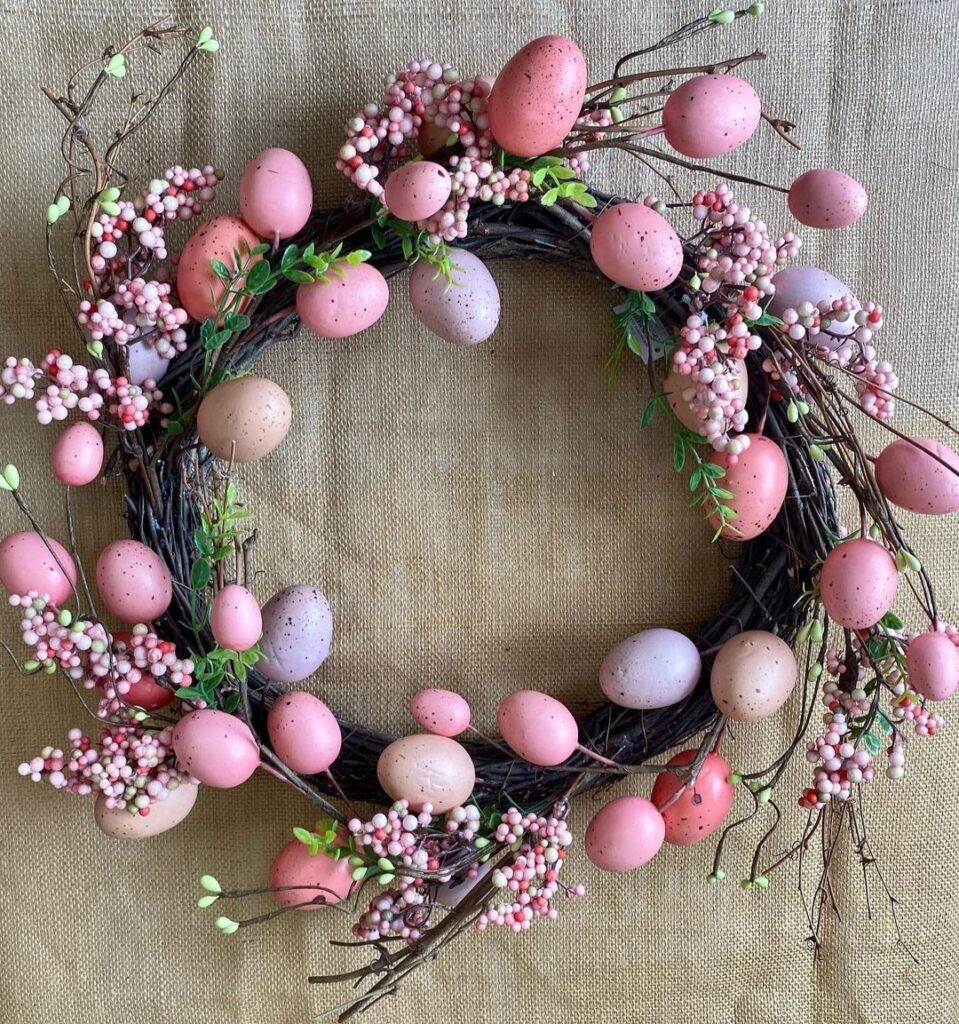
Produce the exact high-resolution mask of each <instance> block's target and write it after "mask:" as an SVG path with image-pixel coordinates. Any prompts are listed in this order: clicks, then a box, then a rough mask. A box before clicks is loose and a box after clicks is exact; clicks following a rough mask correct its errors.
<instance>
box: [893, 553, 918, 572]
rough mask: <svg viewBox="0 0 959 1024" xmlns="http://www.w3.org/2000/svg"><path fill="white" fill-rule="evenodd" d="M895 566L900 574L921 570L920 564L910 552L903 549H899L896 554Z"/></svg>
mask: <svg viewBox="0 0 959 1024" xmlns="http://www.w3.org/2000/svg"><path fill="white" fill-rule="evenodd" d="M896 565H897V567H898V568H899V571H900V572H919V570H920V569H921V568H922V562H920V561H919V559H918V558H916V556H915V555H914V554H913V553H912V552H911V551H907V550H906V549H905V548H900V549H899V551H898V552H897V554H896Z"/></svg>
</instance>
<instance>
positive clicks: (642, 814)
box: [585, 796, 666, 871]
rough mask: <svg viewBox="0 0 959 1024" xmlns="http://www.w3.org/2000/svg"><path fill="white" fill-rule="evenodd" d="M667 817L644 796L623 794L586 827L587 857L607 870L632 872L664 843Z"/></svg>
mask: <svg viewBox="0 0 959 1024" xmlns="http://www.w3.org/2000/svg"><path fill="white" fill-rule="evenodd" d="M665 836H666V825H665V822H664V821H663V816H662V815H661V814H660V813H659V811H658V810H657V809H656V808H655V807H654V806H653V804H651V803H650V802H649V801H648V800H644V799H643V797H641V796H620V797H616V799H615V800H610V801H609V803H608V804H605V805H604V806H603V807H601V808H600V809H599V810H598V811H597V812H596V813H595V814H594V815H593V818H592V821H590V823H589V825H588V826H587V827H586V840H585V843H586V856H587V857H589V859H590V860H591V861H592V862H593V863H594V864H595V865H596V866H597V867H598V868H602V869H603V870H604V871H632V870H634V869H635V868H638V867H642V866H643V864H645V863H646V862H647V861H650V860H652V858H653V857H655V856H656V854H657V853H658V852H659V849H660V847H661V846H662V845H663V839H664V838H665Z"/></svg>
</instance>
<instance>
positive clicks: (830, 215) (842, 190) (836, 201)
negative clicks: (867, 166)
mask: <svg viewBox="0 0 959 1024" xmlns="http://www.w3.org/2000/svg"><path fill="white" fill-rule="evenodd" d="M788 201H789V210H790V212H791V213H792V215H793V216H794V217H795V218H796V220H798V221H799V222H800V223H801V224H806V225H808V226H809V227H811V228H826V229H829V228H844V227H848V226H849V225H850V224H855V223H856V221H857V220H859V218H860V217H862V215H863V214H864V213H865V212H866V207H867V206H868V205H869V197H868V196H867V195H866V190H865V189H864V188H863V187H862V185H861V184H860V183H859V182H858V181H856V179H855V178H851V177H850V176H849V175H848V174H843V173H842V172H841V171H834V170H832V169H831V168H828V167H819V168H815V169H813V170H811V171H806V173H805V174H801V175H800V176H799V177H798V178H797V179H796V180H795V181H794V182H793V183H792V185H791V186H790V188H789V200H788Z"/></svg>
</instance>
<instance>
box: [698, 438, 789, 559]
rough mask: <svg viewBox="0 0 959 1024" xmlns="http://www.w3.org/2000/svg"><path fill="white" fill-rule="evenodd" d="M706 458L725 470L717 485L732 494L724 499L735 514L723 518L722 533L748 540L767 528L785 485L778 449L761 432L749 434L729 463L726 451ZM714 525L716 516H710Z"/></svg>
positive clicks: (782, 457) (780, 504)
mask: <svg viewBox="0 0 959 1024" xmlns="http://www.w3.org/2000/svg"><path fill="white" fill-rule="evenodd" d="M709 461H710V462H712V463H714V464H715V465H717V466H720V467H721V468H722V469H723V470H725V475H724V476H723V477H721V478H720V480H719V483H720V485H721V486H722V487H723V488H725V490H727V491H730V492H731V493H732V494H733V497H732V498H729V499H727V500H726V501H725V504H726V505H727V506H729V508H731V509H732V510H733V511H734V512H735V513H736V516H735V518H733V519H730V520H728V521H727V524H726V525H725V526H724V527H723V531H722V536H723V537H725V538H726V539H727V540H752V538H753V537H758V536H759V535H760V534H761V533H763V532H764V531H766V530H768V529H769V527H770V526H771V525H772V523H773V521H774V520H775V518H776V516H778V515H779V510H780V509H781V508H782V507H783V502H784V501H785V500H786V490H787V489H788V487H789V467H788V465H787V464H786V456H785V455H783V451H782V449H781V448H780V447H779V445H778V444H776V442H775V441H771V440H770V439H769V438H768V437H763V436H762V435H761V434H750V435H749V447H748V448H747V449H746V450H745V451H744V452H741V453H740V455H739V457H738V459H737V461H736V463H735V464H734V465H730V464H729V463H730V458H729V456H728V455H727V454H726V452H717V453H715V454H714V455H712V456H711V457H710V460H709ZM710 523H711V524H712V526H713V527H714V528H716V527H718V526H719V520H718V518H717V517H716V516H715V515H714V516H712V517H711V518H710Z"/></svg>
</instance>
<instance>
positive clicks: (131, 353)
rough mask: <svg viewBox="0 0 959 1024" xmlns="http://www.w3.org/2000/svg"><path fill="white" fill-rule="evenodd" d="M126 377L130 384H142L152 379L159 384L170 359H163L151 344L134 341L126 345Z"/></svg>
mask: <svg viewBox="0 0 959 1024" xmlns="http://www.w3.org/2000/svg"><path fill="white" fill-rule="evenodd" d="M126 356H127V377H128V378H129V381H130V383H131V384H137V385H139V384H142V383H143V382H144V381H145V380H152V381H153V382H154V383H155V384H159V383H160V381H161V380H162V379H163V375H164V374H165V373H166V372H167V370H169V368H170V360H169V359H164V358H163V356H161V355H160V354H159V353H158V352H157V350H156V349H155V348H154V347H153V345H148V344H147V343H146V342H144V341H134V342H132V343H131V344H129V345H127V347H126Z"/></svg>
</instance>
